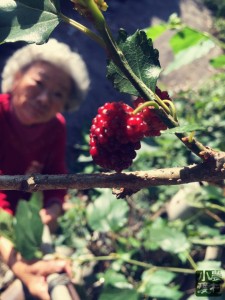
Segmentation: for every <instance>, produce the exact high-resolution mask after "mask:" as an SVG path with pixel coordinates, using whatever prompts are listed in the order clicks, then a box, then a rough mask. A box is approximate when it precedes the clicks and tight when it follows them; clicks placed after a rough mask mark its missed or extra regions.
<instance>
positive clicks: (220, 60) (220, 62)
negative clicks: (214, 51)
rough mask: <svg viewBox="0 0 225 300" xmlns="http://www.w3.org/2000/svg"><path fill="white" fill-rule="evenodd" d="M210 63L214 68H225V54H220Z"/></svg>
mask: <svg viewBox="0 0 225 300" xmlns="http://www.w3.org/2000/svg"><path fill="white" fill-rule="evenodd" d="M210 64H211V65H212V66H213V67H214V68H225V54H222V55H219V56H217V57H215V58H212V59H211V60H210Z"/></svg>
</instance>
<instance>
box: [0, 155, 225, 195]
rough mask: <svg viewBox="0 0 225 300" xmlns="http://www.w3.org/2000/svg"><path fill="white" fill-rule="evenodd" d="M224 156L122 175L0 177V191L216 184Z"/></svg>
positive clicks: (222, 173)
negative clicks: (191, 183)
mask: <svg viewBox="0 0 225 300" xmlns="http://www.w3.org/2000/svg"><path fill="white" fill-rule="evenodd" d="M224 162H225V154H224V153H223V152H218V153H216V154H215V153H214V154H213V156H211V157H209V158H208V159H207V160H206V161H204V162H203V163H200V164H198V165H191V166H186V167H176V168H165V169H157V170H150V171H136V172H123V173H119V174H118V173H94V174H67V175H39V174H36V175H26V176H21V175H20V176H19V175H17V176H8V175H2V176H0V189H1V190H23V191H27V192H34V191H38V190H51V189H78V190H85V189H91V188H125V189H128V190H132V191H135V190H140V189H143V188H147V187H150V186H159V185H178V184H185V183H190V182H203V181H205V182H217V181H221V180H224V179H225V163H224Z"/></svg>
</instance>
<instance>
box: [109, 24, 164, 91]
mask: <svg viewBox="0 0 225 300" xmlns="http://www.w3.org/2000/svg"><path fill="white" fill-rule="evenodd" d="M118 45H119V48H120V49H121V50H122V51H123V54H124V56H125V58H126V60H127V62H128V64H129V66H130V68H131V69H132V71H133V72H134V74H135V75H136V76H137V77H138V78H139V79H140V80H141V81H143V82H144V83H145V84H146V86H147V87H149V88H150V89H151V90H153V91H155V86H156V82H157V79H158V77H159V74H160V72H161V68H160V63H159V60H158V51H157V50H156V49H154V48H153V44H152V41H151V39H148V38H147V35H146V33H145V32H144V31H143V30H137V31H136V32H135V33H134V34H133V35H132V36H128V35H127V33H126V32H125V31H124V30H120V31H119V38H118ZM107 78H108V79H110V80H111V81H112V82H113V84H114V87H115V88H116V89H117V90H119V91H120V92H122V93H128V94H131V95H136V96H138V95H139V93H138V92H137V90H136V89H135V88H134V86H133V85H132V84H131V82H130V81H129V80H128V79H127V78H126V76H125V75H124V74H123V73H122V72H121V71H120V69H119V68H118V67H117V66H116V65H115V64H114V63H113V62H112V61H109V63H108V66H107Z"/></svg>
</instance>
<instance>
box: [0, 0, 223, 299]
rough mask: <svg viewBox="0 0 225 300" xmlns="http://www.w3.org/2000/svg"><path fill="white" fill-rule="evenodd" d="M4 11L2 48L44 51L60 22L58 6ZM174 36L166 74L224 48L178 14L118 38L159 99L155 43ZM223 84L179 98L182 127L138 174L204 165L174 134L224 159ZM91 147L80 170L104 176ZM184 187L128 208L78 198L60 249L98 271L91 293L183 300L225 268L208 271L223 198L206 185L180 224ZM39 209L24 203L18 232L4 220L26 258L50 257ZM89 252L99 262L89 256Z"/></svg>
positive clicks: (131, 201) (145, 193)
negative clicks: (202, 278) (29, 46)
mask: <svg viewBox="0 0 225 300" xmlns="http://www.w3.org/2000/svg"><path fill="white" fill-rule="evenodd" d="M215 1H216V0H215ZM54 3H55V5H56V6H55V5H54ZM217 4H218V3H217ZM56 7H57V8H56ZM0 8H1V11H0V18H1V20H2V21H1V25H0V26H1V27H0V29H1V30H0V40H1V42H3V41H5V42H13V41H17V40H24V41H26V42H29V43H30V42H36V43H43V42H45V41H46V40H47V39H48V37H49V35H50V34H51V32H52V31H53V30H54V28H55V27H56V26H57V25H58V24H59V22H60V20H61V19H60V8H59V2H58V1H57V2H56V1H54V2H53V1H47V0H44V1H28V0H27V1H25V0H24V1H16V2H15V1H4V3H3V2H2V4H0ZM220 9H222V7H221V6H220ZM100 25H101V24H100ZM21 28H22V30H21ZM170 28H173V29H175V31H174V32H175V33H174V35H173V37H172V39H171V48H172V50H173V52H174V54H175V58H174V61H172V62H171V64H170V65H169V67H168V69H167V70H166V71H165V73H164V74H166V73H167V74H168V73H169V72H171V71H172V70H175V69H178V68H180V67H181V66H183V65H184V64H187V63H190V62H192V61H193V60H194V59H196V58H199V57H201V56H202V55H205V54H206V53H208V51H209V50H210V49H212V47H214V45H215V42H214V38H212V37H211V36H210V35H206V34H205V33H202V32H199V31H196V30H195V29H193V28H190V27H188V26H186V25H184V24H182V22H181V20H180V19H179V18H178V17H177V16H175V15H173V17H171V18H170V20H169V22H168V23H165V24H160V25H157V26H154V27H151V28H148V29H146V30H145V31H144V30H137V31H136V32H135V33H134V34H133V35H131V36H128V35H127V33H126V32H125V31H124V30H121V31H120V32H119V38H118V46H119V48H120V49H121V50H122V52H123V54H124V56H125V58H126V60H127V62H128V64H129V68H131V70H132V71H133V72H134V74H135V75H136V76H137V77H138V78H139V79H140V80H141V81H143V83H145V84H146V85H147V86H148V87H150V88H151V89H152V90H153V91H154V90H155V86H156V84H157V80H158V77H159V74H160V62H159V60H158V52H157V50H155V49H154V47H153V44H152V40H155V39H156V38H158V37H159V36H160V35H162V34H163V33H164V32H165V30H169V29H170ZM211 63H212V65H213V66H214V67H224V57H223V56H221V57H218V58H215V59H214V60H213V61H212V62H211ZM107 76H108V78H109V79H110V80H112V81H113V83H114V86H115V87H116V88H117V89H118V90H119V91H120V92H125V93H129V94H132V95H138V92H137V91H136V89H135V88H134V87H133V85H132V83H131V82H130V81H129V80H128V79H127V77H126V76H125V75H124V73H123V72H122V71H121V70H120V69H118V67H116V66H115V64H114V63H113V62H112V61H110V62H109V64H108V75H107ZM224 80H225V76H224V75H223V74H219V75H217V76H216V77H214V78H213V79H211V80H210V81H209V82H208V83H207V84H206V85H205V86H203V88H201V89H200V90H198V91H193V90H191V91H187V92H181V93H179V94H178V95H176V98H175V97H174V99H173V100H174V103H175V104H176V109H177V115H178V116H179V122H180V124H181V126H180V127H176V128H174V129H171V130H168V131H166V132H164V133H163V134H162V136H161V137H159V138H157V139H150V138H149V139H146V140H145V141H143V142H142V148H141V150H140V151H139V152H138V156H137V158H136V159H135V161H134V164H133V166H132V167H131V168H130V170H148V169H151V168H165V167H173V166H178V165H179V166H181V165H187V164H190V163H194V162H196V158H195V157H194V156H193V154H191V152H190V151H189V150H187V149H186V148H185V147H183V146H181V143H180V142H177V139H176V137H174V135H172V134H171V133H174V132H181V133H182V132H191V134H190V137H192V135H194V132H195V131H196V133H195V135H196V136H197V137H199V140H201V141H202V142H203V143H204V144H205V145H208V146H210V147H212V148H214V149H220V150H224V149H225V143H224V134H225V132H224V125H225V124H224V118H225V116H224V113H225V110H224V101H223V99H224V96H225V88H224ZM202 131H204V134H202ZM86 136H87V135H86ZM83 142H84V145H82V146H84V147H81V148H79V155H78V158H79V159H78V163H80V170H83V171H84V172H86V173H88V172H93V170H96V169H95V167H93V165H91V163H90V156H89V155H88V154H87V144H88V141H85V140H84V141H83ZM85 142H86V144H85ZM77 146H78V145H76V147H77ZM76 149H78V148H76ZM182 188H183V187H182V186H180V187H179V186H171V187H169V186H162V187H151V188H149V189H145V190H142V191H139V192H137V193H136V194H134V195H132V196H131V197H127V198H126V201H125V200H120V199H116V197H115V196H112V194H111V192H110V191H109V190H106V191H104V192H103V191H99V190H91V191H87V192H85V193H84V194H82V193H78V192H74V191H70V194H69V196H70V197H69V198H70V200H69V203H70V204H71V208H70V209H69V210H68V211H67V212H66V213H65V214H64V215H63V216H62V217H61V218H60V220H59V222H60V230H61V231H60V234H59V235H58V236H57V237H56V239H55V244H56V245H61V244H66V245H68V246H70V247H71V248H72V249H73V250H74V252H75V254H74V256H73V259H74V261H76V260H77V262H78V263H80V265H82V266H83V265H85V264H88V263H89V262H92V261H94V262H95V267H94V270H93V274H91V275H90V276H89V278H88V279H87V282H86V281H85V280H86V278H84V286H85V285H86V286H88V287H90V286H91V285H92V286H97V285H98V286H99V291H98V299H100V300H110V299H113V300H120V299H123V298H124V297H127V299H131V300H139V299H182V297H183V296H184V297H186V296H187V295H188V293H187V286H186V285H185V284H184V282H186V281H187V274H189V275H188V276H189V277H188V279H190V286H191V288H192V289H194V288H195V267H197V268H200V269H203V268H215V269H221V268H224V264H223V262H220V261H213V262H208V261H203V262H202V260H203V258H204V254H205V247H206V246H207V245H215V244H216V243H217V244H218V245H219V246H221V245H224V238H223V234H222V232H223V228H224V226H225V222H224V221H223V220H224V217H225V215H224V214H225V211H224V203H225V198H224V195H223V193H222V192H221V190H220V189H219V188H218V187H215V186H214V187H211V186H207V185H206V186H204V185H203V187H202V188H201V189H200V188H199V190H198V191H197V192H196V191H194V190H190V191H189V192H188V194H186V195H185V201H186V202H187V204H188V207H191V208H192V209H194V210H193V211H194V212H193V213H192V212H191V214H189V215H187V216H186V217H185V218H178V219H176V220H171V219H169V217H168V214H167V204H168V203H169V202H170V200H171V198H172V197H173V195H174V194H175V193H176V192H178V191H180V190H181V191H182ZM40 208H41V206H40V202H39V199H38V198H36V199H32V200H31V201H30V202H25V201H23V200H21V201H20V204H19V206H18V210H17V213H16V216H15V222H14V226H13V225H12V219H11V218H10V217H9V216H8V215H2V218H1V220H2V221H1V223H0V224H1V230H2V231H4V233H5V235H8V237H10V238H11V239H13V240H14V242H15V245H16V248H17V249H18V250H19V251H20V252H21V253H22V255H23V257H24V258H26V259H32V258H35V257H40V256H41V254H42V253H41V252H40V245H41V237H42V231H43V225H42V223H41V220H40V217H39V210H40ZM12 226H13V228H12ZM12 229H13V230H12ZM86 253H91V254H92V255H89V256H85V255H83V254H86ZM82 255H83V256H82ZM103 283H104V284H103ZM190 286H188V288H189V289H190ZM190 299H195V296H192V297H191V298H190Z"/></svg>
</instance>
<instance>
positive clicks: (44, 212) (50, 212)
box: [40, 203, 62, 232]
mask: <svg viewBox="0 0 225 300" xmlns="http://www.w3.org/2000/svg"><path fill="white" fill-rule="evenodd" d="M61 214H62V207H61V206H60V205H59V204H57V203H54V204H52V205H51V206H49V207H47V208H42V209H41V210H40V216H41V220H42V222H43V224H46V225H48V226H49V229H50V231H51V232H54V231H56V229H57V226H58V224H57V218H58V217H59V216H60V215H61Z"/></svg>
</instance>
